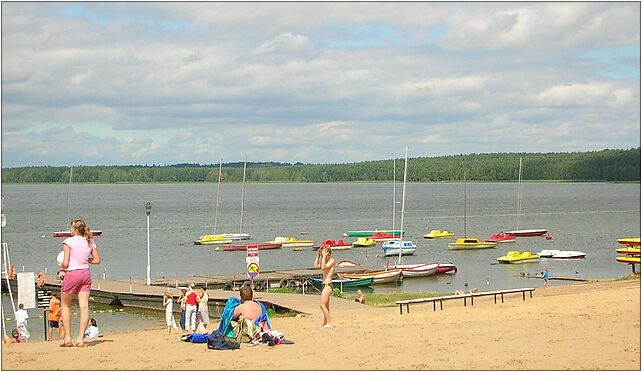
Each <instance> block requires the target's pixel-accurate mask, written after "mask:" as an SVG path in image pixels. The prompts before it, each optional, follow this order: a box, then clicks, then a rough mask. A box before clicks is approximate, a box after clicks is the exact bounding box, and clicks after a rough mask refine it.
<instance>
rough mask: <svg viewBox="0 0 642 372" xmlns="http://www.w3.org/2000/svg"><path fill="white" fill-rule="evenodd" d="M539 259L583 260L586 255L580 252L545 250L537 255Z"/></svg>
mask: <svg viewBox="0 0 642 372" xmlns="http://www.w3.org/2000/svg"><path fill="white" fill-rule="evenodd" d="M537 255H538V256H540V257H541V258H556V259H572V258H585V257H586V253H584V252H580V251H560V250H557V249H551V250H548V249H545V250H542V251H541V252H539V253H538V254H537Z"/></svg>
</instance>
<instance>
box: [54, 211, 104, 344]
mask: <svg viewBox="0 0 642 372" xmlns="http://www.w3.org/2000/svg"><path fill="white" fill-rule="evenodd" d="M69 230H70V231H71V233H72V234H73V236H72V237H71V238H67V239H65V241H63V242H62V248H63V250H64V252H65V257H64V258H63V260H62V265H61V266H62V268H63V270H66V271H67V272H66V274H65V278H64V279H63V282H62V288H61V292H62V296H61V300H62V301H61V302H62V303H61V305H62V322H63V324H65V338H64V340H63V342H62V343H61V344H60V345H61V346H72V345H75V346H78V347H83V346H85V344H84V343H83V342H82V339H83V336H84V335H85V330H86V328H87V324H88V323H89V291H90V289H91V273H90V272H89V264H93V265H98V264H99V263H100V255H99V253H98V248H96V243H94V239H93V236H92V234H91V231H90V230H89V228H88V227H87V225H86V224H85V222H84V221H83V220H75V221H72V222H71V226H70V227H69ZM74 294H78V307H79V308H80V329H79V330H78V339H77V340H76V342H75V343H73V344H72V342H71V327H70V326H69V325H71V308H70V306H71V301H72V300H73V298H74Z"/></svg>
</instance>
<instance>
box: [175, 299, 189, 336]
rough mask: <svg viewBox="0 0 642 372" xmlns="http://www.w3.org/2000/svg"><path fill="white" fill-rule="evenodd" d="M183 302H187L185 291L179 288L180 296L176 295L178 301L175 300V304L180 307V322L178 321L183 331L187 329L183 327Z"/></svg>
mask: <svg viewBox="0 0 642 372" xmlns="http://www.w3.org/2000/svg"><path fill="white" fill-rule="evenodd" d="M185 301H187V294H186V289H185V288H181V294H180V295H178V300H176V302H178V304H179V305H180V307H181V320H180V322H181V329H182V330H183V331H184V330H186V329H187V328H186V326H185Z"/></svg>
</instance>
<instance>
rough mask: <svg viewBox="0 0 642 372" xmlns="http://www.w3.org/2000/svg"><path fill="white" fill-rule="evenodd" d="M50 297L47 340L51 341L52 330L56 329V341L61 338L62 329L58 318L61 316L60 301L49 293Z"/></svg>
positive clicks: (53, 294)
mask: <svg viewBox="0 0 642 372" xmlns="http://www.w3.org/2000/svg"><path fill="white" fill-rule="evenodd" d="M49 294H50V295H51V300H49V308H48V309H47V310H49V339H50V340H53V337H52V336H53V330H54V328H55V329H56V331H57V333H58V338H57V339H58V340H60V339H61V338H62V327H60V316H61V307H60V300H59V299H58V298H57V297H56V294H55V293H53V292H49Z"/></svg>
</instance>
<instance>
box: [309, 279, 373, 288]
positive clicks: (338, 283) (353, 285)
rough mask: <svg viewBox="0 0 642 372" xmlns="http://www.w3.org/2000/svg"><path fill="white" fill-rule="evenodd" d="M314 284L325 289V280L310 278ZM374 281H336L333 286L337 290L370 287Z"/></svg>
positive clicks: (333, 281)
mask: <svg viewBox="0 0 642 372" xmlns="http://www.w3.org/2000/svg"><path fill="white" fill-rule="evenodd" d="M310 280H311V281H312V284H313V285H314V286H315V287H317V288H318V287H323V279H318V278H310ZM373 282H374V280H373V279H372V278H361V279H334V280H332V285H333V286H334V287H335V288H342V287H343V288H356V287H369V286H371V285H372V284H373Z"/></svg>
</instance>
